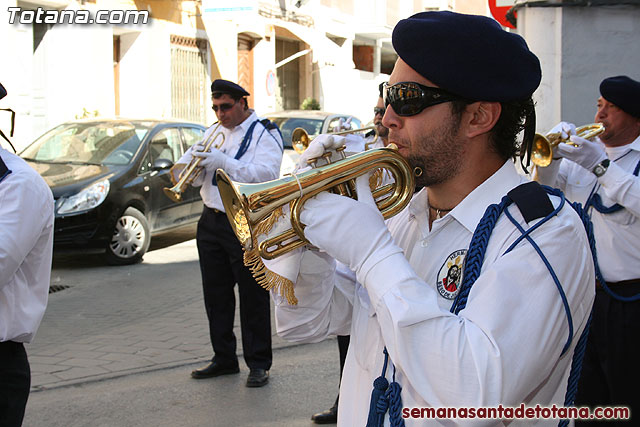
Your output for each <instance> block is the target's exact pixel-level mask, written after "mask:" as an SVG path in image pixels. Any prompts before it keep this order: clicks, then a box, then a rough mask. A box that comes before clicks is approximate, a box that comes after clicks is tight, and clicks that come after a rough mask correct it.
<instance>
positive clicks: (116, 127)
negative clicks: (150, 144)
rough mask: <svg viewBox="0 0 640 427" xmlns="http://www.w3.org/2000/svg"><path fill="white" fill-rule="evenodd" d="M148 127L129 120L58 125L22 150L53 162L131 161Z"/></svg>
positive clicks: (32, 156)
mask: <svg viewBox="0 0 640 427" xmlns="http://www.w3.org/2000/svg"><path fill="white" fill-rule="evenodd" d="M147 132H148V128H147V127H145V126H143V125H140V124H133V123H129V122H86V123H85V122H83V123H68V124H63V125H60V126H57V127H55V128H53V129H52V130H50V131H49V132H47V133H45V134H44V135H42V136H41V137H40V138H38V139H37V140H36V141H34V142H33V143H32V144H31V145H29V146H28V147H27V148H25V149H24V151H22V152H21V153H20V156H22V157H23V158H25V159H29V160H38V161H42V162H51V163H66V162H68V163H85V164H114V165H126V164H128V163H129V162H130V161H131V159H132V158H133V156H134V155H135V153H136V152H137V151H138V147H139V146H140V143H141V141H142V139H143V138H144V136H145V135H146V133H147Z"/></svg>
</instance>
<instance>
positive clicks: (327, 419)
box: [311, 403, 338, 424]
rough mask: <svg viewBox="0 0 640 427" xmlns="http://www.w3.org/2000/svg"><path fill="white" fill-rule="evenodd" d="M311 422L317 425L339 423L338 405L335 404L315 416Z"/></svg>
mask: <svg viewBox="0 0 640 427" xmlns="http://www.w3.org/2000/svg"><path fill="white" fill-rule="evenodd" d="M311 421H313V422H314V423H316V424H336V423H337V422H338V403H335V404H334V405H333V406H332V407H331V408H330V409H327V410H326V411H324V412H319V413H317V414H313V415H312V416H311Z"/></svg>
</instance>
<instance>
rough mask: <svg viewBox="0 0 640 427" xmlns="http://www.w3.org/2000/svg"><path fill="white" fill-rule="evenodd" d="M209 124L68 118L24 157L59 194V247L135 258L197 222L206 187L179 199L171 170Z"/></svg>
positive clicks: (124, 260) (113, 260) (121, 259)
mask: <svg viewBox="0 0 640 427" xmlns="http://www.w3.org/2000/svg"><path fill="white" fill-rule="evenodd" d="M205 130H206V128H205V127H204V126H201V125H199V124H195V123H186V122H178V121H166V120H98V119H95V120H82V121H76V122H69V123H64V124H61V125H59V126H57V127H55V128H53V129H52V130H50V131H49V132H47V133H45V134H44V135H43V136H41V137H40V138H38V139H37V140H35V141H34V142H33V143H32V144H31V145H29V146H28V147H27V148H25V149H24V150H23V151H22V152H21V153H20V156H21V157H22V158H24V159H25V160H26V161H27V162H28V163H29V164H30V165H31V166H32V167H33V168H34V169H35V170H36V171H38V172H39V173H40V175H42V177H43V178H44V179H45V181H46V182H47V183H48V184H49V187H51V191H52V192H53V196H54V199H55V210H56V215H55V231H54V252H60V251H68V250H73V251H82V252H87V251H104V252H105V254H106V261H107V262H108V263H110V264H133V263H135V262H138V261H140V260H141V259H142V256H143V255H144V253H145V252H146V251H147V249H148V248H149V241H150V238H151V235H153V234H154V233H157V232H159V231H166V230H169V229H171V228H174V227H178V226H181V225H186V224H189V223H194V222H197V220H198V218H199V216H200V213H201V212H202V200H201V199H200V194H199V188H193V187H190V186H189V187H188V189H187V190H186V191H185V192H184V193H183V198H182V201H181V202H179V203H174V202H173V201H171V200H170V199H169V198H168V197H167V196H166V195H165V194H164V192H163V188H164V187H171V186H172V185H171V180H170V176H169V169H170V168H171V166H173V163H174V162H175V161H177V160H178V159H179V158H180V156H181V155H182V154H183V153H184V152H185V150H186V149H187V148H188V147H189V146H191V145H193V144H194V143H196V142H198V141H199V140H200V139H202V135H203V134H204V131H205Z"/></svg>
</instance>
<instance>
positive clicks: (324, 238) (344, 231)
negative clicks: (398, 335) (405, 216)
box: [300, 174, 402, 277]
mask: <svg viewBox="0 0 640 427" xmlns="http://www.w3.org/2000/svg"><path fill="white" fill-rule="evenodd" d="M356 191H357V192H358V200H353V199H351V198H349V197H344V196H339V195H337V194H332V193H327V192H322V193H320V194H318V195H317V196H315V197H313V198H311V199H309V200H308V201H307V202H306V203H305V204H304V207H303V210H302V213H301V214H300V221H301V222H302V223H303V224H305V225H306V228H305V229H304V235H305V237H306V238H307V240H309V242H311V244H313V245H314V246H316V247H318V248H319V249H321V250H323V251H325V252H327V253H328V254H329V255H331V256H332V257H333V258H335V259H336V260H338V261H340V262H342V263H343V264H345V265H348V266H349V268H350V269H351V270H352V271H354V272H355V273H356V274H357V275H358V277H365V275H366V273H367V272H368V271H369V270H370V269H371V268H372V267H373V266H375V265H376V264H377V263H378V262H380V261H381V260H383V259H385V258H387V257H389V256H391V255H393V254H396V253H399V252H402V251H401V249H400V248H399V247H398V246H396V245H395V244H394V242H393V238H392V237H391V233H389V229H388V228H387V226H386V224H385V222H384V218H383V217H382V214H381V213H380V211H379V210H378V208H377V207H376V206H375V202H374V200H373V196H372V195H371V190H370V189H369V176H368V175H367V174H365V175H362V176H360V177H358V178H357V179H356ZM361 274H363V276H360V275H361Z"/></svg>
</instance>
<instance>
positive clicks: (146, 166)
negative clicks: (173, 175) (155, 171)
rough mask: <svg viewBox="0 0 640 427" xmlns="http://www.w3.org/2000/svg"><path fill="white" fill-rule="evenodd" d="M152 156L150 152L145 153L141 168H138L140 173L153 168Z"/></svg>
mask: <svg viewBox="0 0 640 427" xmlns="http://www.w3.org/2000/svg"><path fill="white" fill-rule="evenodd" d="M151 166H152V163H151V158H150V157H149V153H146V154H145V155H144V159H143V160H142V163H140V169H138V174H139V175H142V174H144V173H147V172H149V171H150V170H151Z"/></svg>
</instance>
